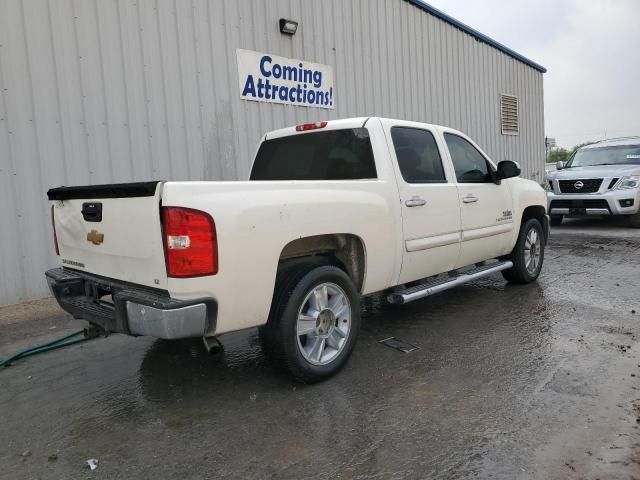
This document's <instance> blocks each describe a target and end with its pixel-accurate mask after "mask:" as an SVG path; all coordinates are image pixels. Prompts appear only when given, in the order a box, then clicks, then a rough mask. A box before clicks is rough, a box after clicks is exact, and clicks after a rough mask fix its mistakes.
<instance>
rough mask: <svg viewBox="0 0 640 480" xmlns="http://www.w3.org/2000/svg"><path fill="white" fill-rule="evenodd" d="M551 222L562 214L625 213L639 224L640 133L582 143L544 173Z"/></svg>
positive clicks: (569, 215)
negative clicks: (564, 160) (639, 134)
mask: <svg viewBox="0 0 640 480" xmlns="http://www.w3.org/2000/svg"><path fill="white" fill-rule="evenodd" d="M547 181H548V185H547V200H548V203H549V205H548V211H549V214H550V215H551V225H560V224H561V223H562V219H563V218H564V217H579V216H585V215H624V216H626V217H628V219H629V225H630V226H632V227H636V228H640V212H639V209H640V137H626V138H618V139H612V140H603V141H600V142H596V143H592V144H589V145H585V146H584V147H581V148H579V149H578V150H576V152H575V153H574V154H573V156H572V157H571V158H570V159H569V161H568V162H566V164H564V163H563V162H558V164H557V170H556V171H554V172H548V173H547Z"/></svg>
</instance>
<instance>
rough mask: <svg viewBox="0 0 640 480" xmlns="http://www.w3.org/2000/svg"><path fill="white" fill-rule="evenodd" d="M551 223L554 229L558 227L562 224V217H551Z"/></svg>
mask: <svg viewBox="0 0 640 480" xmlns="http://www.w3.org/2000/svg"><path fill="white" fill-rule="evenodd" d="M549 221H550V223H551V226H552V227H557V226H558V225H560V224H561V223H562V215H551V219H550V220H549Z"/></svg>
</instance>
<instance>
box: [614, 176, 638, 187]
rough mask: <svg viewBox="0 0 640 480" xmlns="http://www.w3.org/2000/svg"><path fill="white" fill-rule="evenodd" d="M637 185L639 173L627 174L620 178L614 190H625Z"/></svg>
mask: <svg viewBox="0 0 640 480" xmlns="http://www.w3.org/2000/svg"><path fill="white" fill-rule="evenodd" d="M638 187H640V175H629V176H626V177H622V178H621V179H620V181H619V182H618V186H617V187H616V190H627V189H630V188H638Z"/></svg>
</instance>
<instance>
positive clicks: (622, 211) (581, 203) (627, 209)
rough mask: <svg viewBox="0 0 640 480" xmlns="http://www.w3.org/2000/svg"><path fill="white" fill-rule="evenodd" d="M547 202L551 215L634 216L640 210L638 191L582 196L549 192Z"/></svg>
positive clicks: (613, 191)
mask: <svg viewBox="0 0 640 480" xmlns="http://www.w3.org/2000/svg"><path fill="white" fill-rule="evenodd" d="M547 201H548V203H549V205H548V211H549V213H550V214H551V215H566V216H582V215H633V214H634V213H637V212H638V210H640V195H639V194H638V191H637V190H611V191H608V192H605V193H596V194H594V193H591V194H589V193H586V194H582V195H579V194H557V193H554V192H547ZM629 204H630V205H629ZM627 205H628V206H627Z"/></svg>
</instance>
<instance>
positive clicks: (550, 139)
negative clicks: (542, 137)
mask: <svg viewBox="0 0 640 480" xmlns="http://www.w3.org/2000/svg"><path fill="white" fill-rule="evenodd" d="M546 140H547V148H554V147H555V146H556V139H555V138H553V137H547V138H546Z"/></svg>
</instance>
